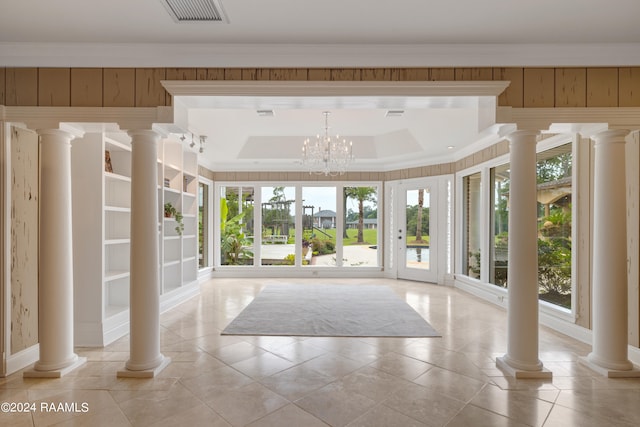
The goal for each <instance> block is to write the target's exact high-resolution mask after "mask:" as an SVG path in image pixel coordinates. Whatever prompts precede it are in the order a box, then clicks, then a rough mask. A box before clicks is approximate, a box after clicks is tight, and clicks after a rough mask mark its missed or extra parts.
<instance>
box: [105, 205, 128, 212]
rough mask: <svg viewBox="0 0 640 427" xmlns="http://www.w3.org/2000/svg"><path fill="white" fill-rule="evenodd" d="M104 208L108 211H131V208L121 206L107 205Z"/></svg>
mask: <svg viewBox="0 0 640 427" xmlns="http://www.w3.org/2000/svg"><path fill="white" fill-rule="evenodd" d="M104 210H105V211H106V212H122V213H130V212H131V208H123V207H120V206H105V207H104Z"/></svg>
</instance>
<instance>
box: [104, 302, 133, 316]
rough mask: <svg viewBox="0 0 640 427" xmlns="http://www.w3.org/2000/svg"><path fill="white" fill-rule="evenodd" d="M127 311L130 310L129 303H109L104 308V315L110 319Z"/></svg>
mask: <svg viewBox="0 0 640 427" xmlns="http://www.w3.org/2000/svg"><path fill="white" fill-rule="evenodd" d="M125 311H129V306H128V305H107V306H106V307H105V308H104V316H105V318H107V319H108V318H110V317H113V316H115V315H117V314H120V313H123V312H125Z"/></svg>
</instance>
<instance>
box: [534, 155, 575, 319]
mask: <svg viewBox="0 0 640 427" xmlns="http://www.w3.org/2000/svg"><path fill="white" fill-rule="evenodd" d="M537 160H538V161H537V167H536V171H537V187H538V188H537V189H538V191H537V193H538V205H537V209H538V212H537V214H538V286H539V296H540V299H541V300H544V301H547V302H550V303H552V304H556V305H559V306H561V307H565V308H568V309H571V243H572V242H571V225H572V220H571V203H572V197H571V194H572V190H573V187H572V177H571V176H572V154H571V144H565V145H561V146H559V147H555V148H552V149H550V150H546V151H543V152H541V153H538V156H537Z"/></svg>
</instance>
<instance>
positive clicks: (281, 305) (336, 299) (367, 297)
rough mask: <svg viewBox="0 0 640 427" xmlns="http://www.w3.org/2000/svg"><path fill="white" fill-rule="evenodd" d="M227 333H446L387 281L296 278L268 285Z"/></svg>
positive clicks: (423, 335) (433, 335)
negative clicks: (324, 282) (303, 282)
mask: <svg viewBox="0 0 640 427" xmlns="http://www.w3.org/2000/svg"><path fill="white" fill-rule="evenodd" d="M222 334H223V335H293V336H331V337H439V336H441V335H440V334H439V333H438V332H437V331H436V330H434V329H433V328H432V327H431V325H429V323H427V322H426V321H425V320H424V319H423V318H422V317H421V316H420V315H419V314H418V313H417V312H416V311H415V310H414V309H413V308H411V307H410V306H409V305H408V304H407V303H406V302H404V301H403V300H401V299H400V298H399V297H398V296H397V295H396V294H395V293H394V292H393V290H391V288H389V287H387V286H378V285H355V286H353V285H293V284H283V285H268V286H267V287H265V288H264V289H263V290H262V292H260V293H259V294H258V295H257V296H256V297H255V299H254V300H253V301H252V302H251V303H250V304H249V305H248V306H247V307H246V308H245V309H244V310H243V311H242V312H241V313H240V314H239V315H238V317H236V318H235V319H234V320H233V321H231V323H230V324H229V325H228V326H227V328H226V329H225V330H224V331H222Z"/></svg>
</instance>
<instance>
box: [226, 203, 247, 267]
mask: <svg viewBox="0 0 640 427" xmlns="http://www.w3.org/2000/svg"><path fill="white" fill-rule="evenodd" d="M245 213H246V212H242V213H240V214H238V215H235V216H234V217H232V218H229V219H227V216H228V214H229V208H228V206H227V200H226V199H224V198H223V199H220V217H221V220H220V233H221V242H220V248H221V250H222V261H223V263H225V264H228V265H238V264H241V263H242V262H243V260H245V259H248V258H251V257H253V252H252V251H251V250H249V249H248V248H247V246H248V245H250V244H251V240H249V239H247V238H246V236H245V234H244V232H243V231H242V218H244V216H245Z"/></svg>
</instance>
